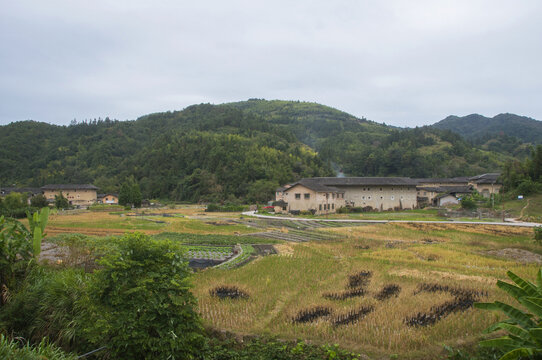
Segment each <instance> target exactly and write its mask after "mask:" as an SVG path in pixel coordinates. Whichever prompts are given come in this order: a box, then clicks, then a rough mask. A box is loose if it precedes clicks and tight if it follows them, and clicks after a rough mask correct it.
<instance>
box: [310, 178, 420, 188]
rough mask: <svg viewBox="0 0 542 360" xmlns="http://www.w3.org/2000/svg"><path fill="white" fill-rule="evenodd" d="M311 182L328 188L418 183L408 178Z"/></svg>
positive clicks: (410, 184)
mask: <svg viewBox="0 0 542 360" xmlns="http://www.w3.org/2000/svg"><path fill="white" fill-rule="evenodd" d="M311 180H316V181H318V182H319V183H320V184H323V185H326V186H356V185H357V186H359V185H361V186H363V185H377V186H378V185H396V186H399V185H401V186H414V185H416V181H415V180H414V179H411V178H408V177H319V178H312V179H311Z"/></svg>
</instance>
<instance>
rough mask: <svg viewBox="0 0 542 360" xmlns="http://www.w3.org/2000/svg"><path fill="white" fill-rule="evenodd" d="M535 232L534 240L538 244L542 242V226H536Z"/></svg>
mask: <svg viewBox="0 0 542 360" xmlns="http://www.w3.org/2000/svg"><path fill="white" fill-rule="evenodd" d="M533 230H534V239H535V240H536V242H539V243H540V242H542V226H535V227H534V228H533Z"/></svg>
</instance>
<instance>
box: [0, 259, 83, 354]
mask: <svg viewBox="0 0 542 360" xmlns="http://www.w3.org/2000/svg"><path fill="white" fill-rule="evenodd" d="M89 276H90V275H88V274H85V273H84V272H82V271H80V270H74V269H66V270H61V271H58V270H47V269H46V268H43V267H36V268H34V269H33V271H31V273H30V274H29V276H28V277H27V278H26V279H25V282H24V286H23V288H22V289H21V290H20V291H19V292H17V293H16V294H15V295H14V296H13V298H12V299H11V301H10V302H8V303H7V304H6V305H4V307H3V308H2V312H0V322H1V324H0V325H1V327H2V328H3V329H6V330H7V331H9V332H12V333H15V334H17V335H18V336H22V337H24V338H26V339H28V340H31V341H33V342H39V341H41V339H42V338H48V339H49V340H50V341H53V342H55V343H56V344H57V345H59V346H63V347H64V348H73V347H75V346H77V347H78V348H83V347H84V344H85V341H84V338H83V334H82V332H81V321H79V318H80V316H79V315H80V314H81V312H82V311H84V309H82V308H81V307H80V302H79V299H81V298H82V297H83V292H84V290H85V283H86V281H88V278H89Z"/></svg>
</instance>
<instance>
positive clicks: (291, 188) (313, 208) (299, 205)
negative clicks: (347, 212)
mask: <svg viewBox="0 0 542 360" xmlns="http://www.w3.org/2000/svg"><path fill="white" fill-rule="evenodd" d="M275 200H276V201H275V203H274V206H275V212H279V213H280V212H293V213H296V212H300V211H310V212H312V213H313V214H329V213H333V212H335V211H336V210H337V209H339V208H341V207H343V206H344V205H345V202H344V191H341V190H340V189H338V188H335V187H332V186H326V185H323V184H322V183H320V182H319V181H318V180H317V179H314V178H313V179H301V180H299V181H298V182H296V183H293V184H290V185H287V186H285V187H283V188H279V189H277V190H276V196H275Z"/></svg>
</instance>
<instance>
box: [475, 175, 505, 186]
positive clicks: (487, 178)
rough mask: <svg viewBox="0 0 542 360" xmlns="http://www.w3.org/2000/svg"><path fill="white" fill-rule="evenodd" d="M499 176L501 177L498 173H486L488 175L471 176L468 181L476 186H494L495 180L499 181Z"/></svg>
mask: <svg viewBox="0 0 542 360" xmlns="http://www.w3.org/2000/svg"><path fill="white" fill-rule="evenodd" d="M499 176H501V174H500V173H488V174H482V175H477V176H473V177H471V178H469V181H471V182H474V183H476V184H495V183H496V182H497V180H498V179H499Z"/></svg>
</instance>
